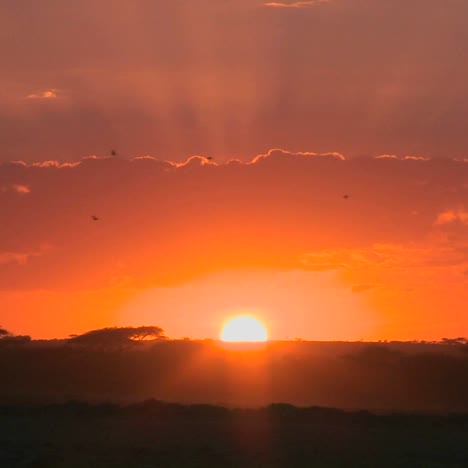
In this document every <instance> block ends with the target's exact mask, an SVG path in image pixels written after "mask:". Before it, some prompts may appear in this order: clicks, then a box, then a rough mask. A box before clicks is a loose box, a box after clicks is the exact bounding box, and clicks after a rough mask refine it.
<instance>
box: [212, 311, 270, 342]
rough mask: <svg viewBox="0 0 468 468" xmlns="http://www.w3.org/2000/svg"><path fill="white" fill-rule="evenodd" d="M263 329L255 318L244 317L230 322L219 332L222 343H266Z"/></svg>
mask: <svg viewBox="0 0 468 468" xmlns="http://www.w3.org/2000/svg"><path fill="white" fill-rule="evenodd" d="M267 339H268V336H267V331H266V329H265V327H264V326H263V325H262V324H261V323H260V322H259V321H258V320H257V319H255V318H253V317H249V316H248V315H244V316H241V317H236V318H233V319H232V320H230V321H229V322H228V323H227V324H226V325H225V326H224V327H223V330H222V332H221V340H222V341H250V342H257V341H266V340H267Z"/></svg>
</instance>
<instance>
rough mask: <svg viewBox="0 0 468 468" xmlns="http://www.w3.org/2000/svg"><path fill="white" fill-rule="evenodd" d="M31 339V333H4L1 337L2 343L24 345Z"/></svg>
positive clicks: (0, 342)
mask: <svg viewBox="0 0 468 468" xmlns="http://www.w3.org/2000/svg"><path fill="white" fill-rule="evenodd" d="M30 341H31V337H30V336H29V335H16V336H15V335H10V334H8V335H4V336H2V337H0V345H22V344H27V343H29V342H30Z"/></svg>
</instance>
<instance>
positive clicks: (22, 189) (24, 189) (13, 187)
mask: <svg viewBox="0 0 468 468" xmlns="http://www.w3.org/2000/svg"><path fill="white" fill-rule="evenodd" d="M9 191H12V192H16V193H18V194H20V195H26V194H28V193H31V188H30V187H28V186H27V185H24V184H10V185H3V186H1V187H0V192H3V193H5V192H9Z"/></svg>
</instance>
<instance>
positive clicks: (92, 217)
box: [91, 215, 99, 221]
mask: <svg viewBox="0 0 468 468" xmlns="http://www.w3.org/2000/svg"><path fill="white" fill-rule="evenodd" d="M91 219H92V220H93V221H99V218H98V217H97V216H95V215H92V216H91Z"/></svg>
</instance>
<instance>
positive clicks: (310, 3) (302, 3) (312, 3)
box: [263, 0, 329, 8]
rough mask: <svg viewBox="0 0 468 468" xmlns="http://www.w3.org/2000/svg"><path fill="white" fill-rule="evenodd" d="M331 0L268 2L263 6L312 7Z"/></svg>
mask: <svg viewBox="0 0 468 468" xmlns="http://www.w3.org/2000/svg"><path fill="white" fill-rule="evenodd" d="M328 1H329V0H308V1H307V0H305V1H299V2H289V3H286V2H267V3H264V4H263V6H265V7H271V8H311V7H313V6H316V5H319V4H321V3H327V2H328Z"/></svg>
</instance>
